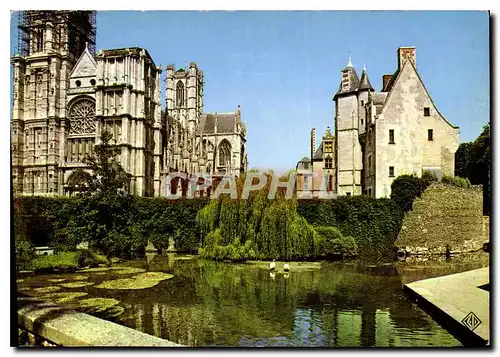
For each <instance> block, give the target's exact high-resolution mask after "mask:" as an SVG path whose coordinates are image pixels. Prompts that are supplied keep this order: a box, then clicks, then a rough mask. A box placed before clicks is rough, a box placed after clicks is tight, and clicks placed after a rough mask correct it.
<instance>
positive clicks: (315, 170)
mask: <svg viewBox="0 0 500 357" xmlns="http://www.w3.org/2000/svg"><path fill="white" fill-rule="evenodd" d="M334 148H335V136H334V135H333V134H332V132H331V130H330V127H327V128H326V132H325V135H323V137H322V140H321V143H320V144H319V146H318V148H316V128H313V129H312V130H311V157H312V160H310V159H309V158H307V157H304V158H303V159H302V160H300V161H299V162H298V163H297V167H296V170H295V171H296V172H295V173H296V190H297V197H298V198H311V197H312V198H317V197H320V196H321V195H320V192H322V191H323V192H326V193H327V194H333V192H334V189H335V149H334Z"/></svg>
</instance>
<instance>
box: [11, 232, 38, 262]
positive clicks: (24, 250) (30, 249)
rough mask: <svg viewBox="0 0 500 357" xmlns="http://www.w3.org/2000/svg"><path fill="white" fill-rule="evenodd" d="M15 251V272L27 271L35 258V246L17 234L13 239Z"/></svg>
mask: <svg viewBox="0 0 500 357" xmlns="http://www.w3.org/2000/svg"><path fill="white" fill-rule="evenodd" d="M14 240H15V250H16V270H25V269H29V267H30V263H31V261H32V260H33V259H34V258H35V256H36V255H35V246H34V245H33V243H31V242H30V241H29V240H28V239H27V238H26V236H24V235H22V234H18V235H16V236H15V238H14Z"/></svg>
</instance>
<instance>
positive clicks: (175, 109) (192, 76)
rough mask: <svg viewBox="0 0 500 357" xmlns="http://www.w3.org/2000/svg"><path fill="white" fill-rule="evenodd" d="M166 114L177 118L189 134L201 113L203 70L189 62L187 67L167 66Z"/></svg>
mask: <svg viewBox="0 0 500 357" xmlns="http://www.w3.org/2000/svg"><path fill="white" fill-rule="evenodd" d="M166 81H167V85H166V87H167V116H170V117H172V118H174V119H177V120H179V122H180V123H181V124H182V126H183V128H184V129H188V132H189V134H190V135H194V134H195V133H194V132H195V128H196V126H197V125H198V123H199V119H200V115H201V113H203V71H202V70H200V69H198V66H197V65H196V63H194V62H191V63H190V64H189V68H188V69H184V68H180V69H178V70H177V71H176V70H175V66H174V65H168V66H167V78H166Z"/></svg>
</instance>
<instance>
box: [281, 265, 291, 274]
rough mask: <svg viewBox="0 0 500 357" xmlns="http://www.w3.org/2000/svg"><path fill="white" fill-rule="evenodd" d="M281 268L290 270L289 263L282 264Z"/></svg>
mask: <svg viewBox="0 0 500 357" xmlns="http://www.w3.org/2000/svg"><path fill="white" fill-rule="evenodd" d="M283 270H284V271H287V272H288V271H290V265H289V264H283Z"/></svg>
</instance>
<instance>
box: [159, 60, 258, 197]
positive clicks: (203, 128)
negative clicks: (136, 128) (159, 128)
mask: <svg viewBox="0 0 500 357" xmlns="http://www.w3.org/2000/svg"><path fill="white" fill-rule="evenodd" d="M166 82H167V83H166V88H167V95H166V101H167V112H166V116H167V140H168V145H167V153H166V172H165V173H166V174H168V173H169V172H183V173H185V174H187V175H188V176H189V175H191V174H198V173H211V174H219V173H220V174H223V173H229V174H232V175H235V176H238V175H240V174H241V173H243V172H245V171H246V170H247V168H248V159H247V154H246V125H245V123H244V122H243V120H242V119H241V108H240V106H238V108H237V110H236V111H234V112H228V113H204V112H203V84H204V80H203V71H202V70H200V69H199V68H198V66H197V65H196V63H194V62H191V63H190V65H189V68H187V69H185V68H180V69H177V70H176V69H175V67H174V65H169V66H167V78H166ZM165 184H166V187H167V188H166V189H167V190H169V191H170V192H171V193H177V192H178V190H179V189H181V190H182V192H183V194H185V193H186V189H187V187H186V185H183V184H182V181H181V180H172V181H170V182H165ZM206 194H209V192H208V190H207V192H205V191H199V192H198V191H197V192H196V195H206Z"/></svg>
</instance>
